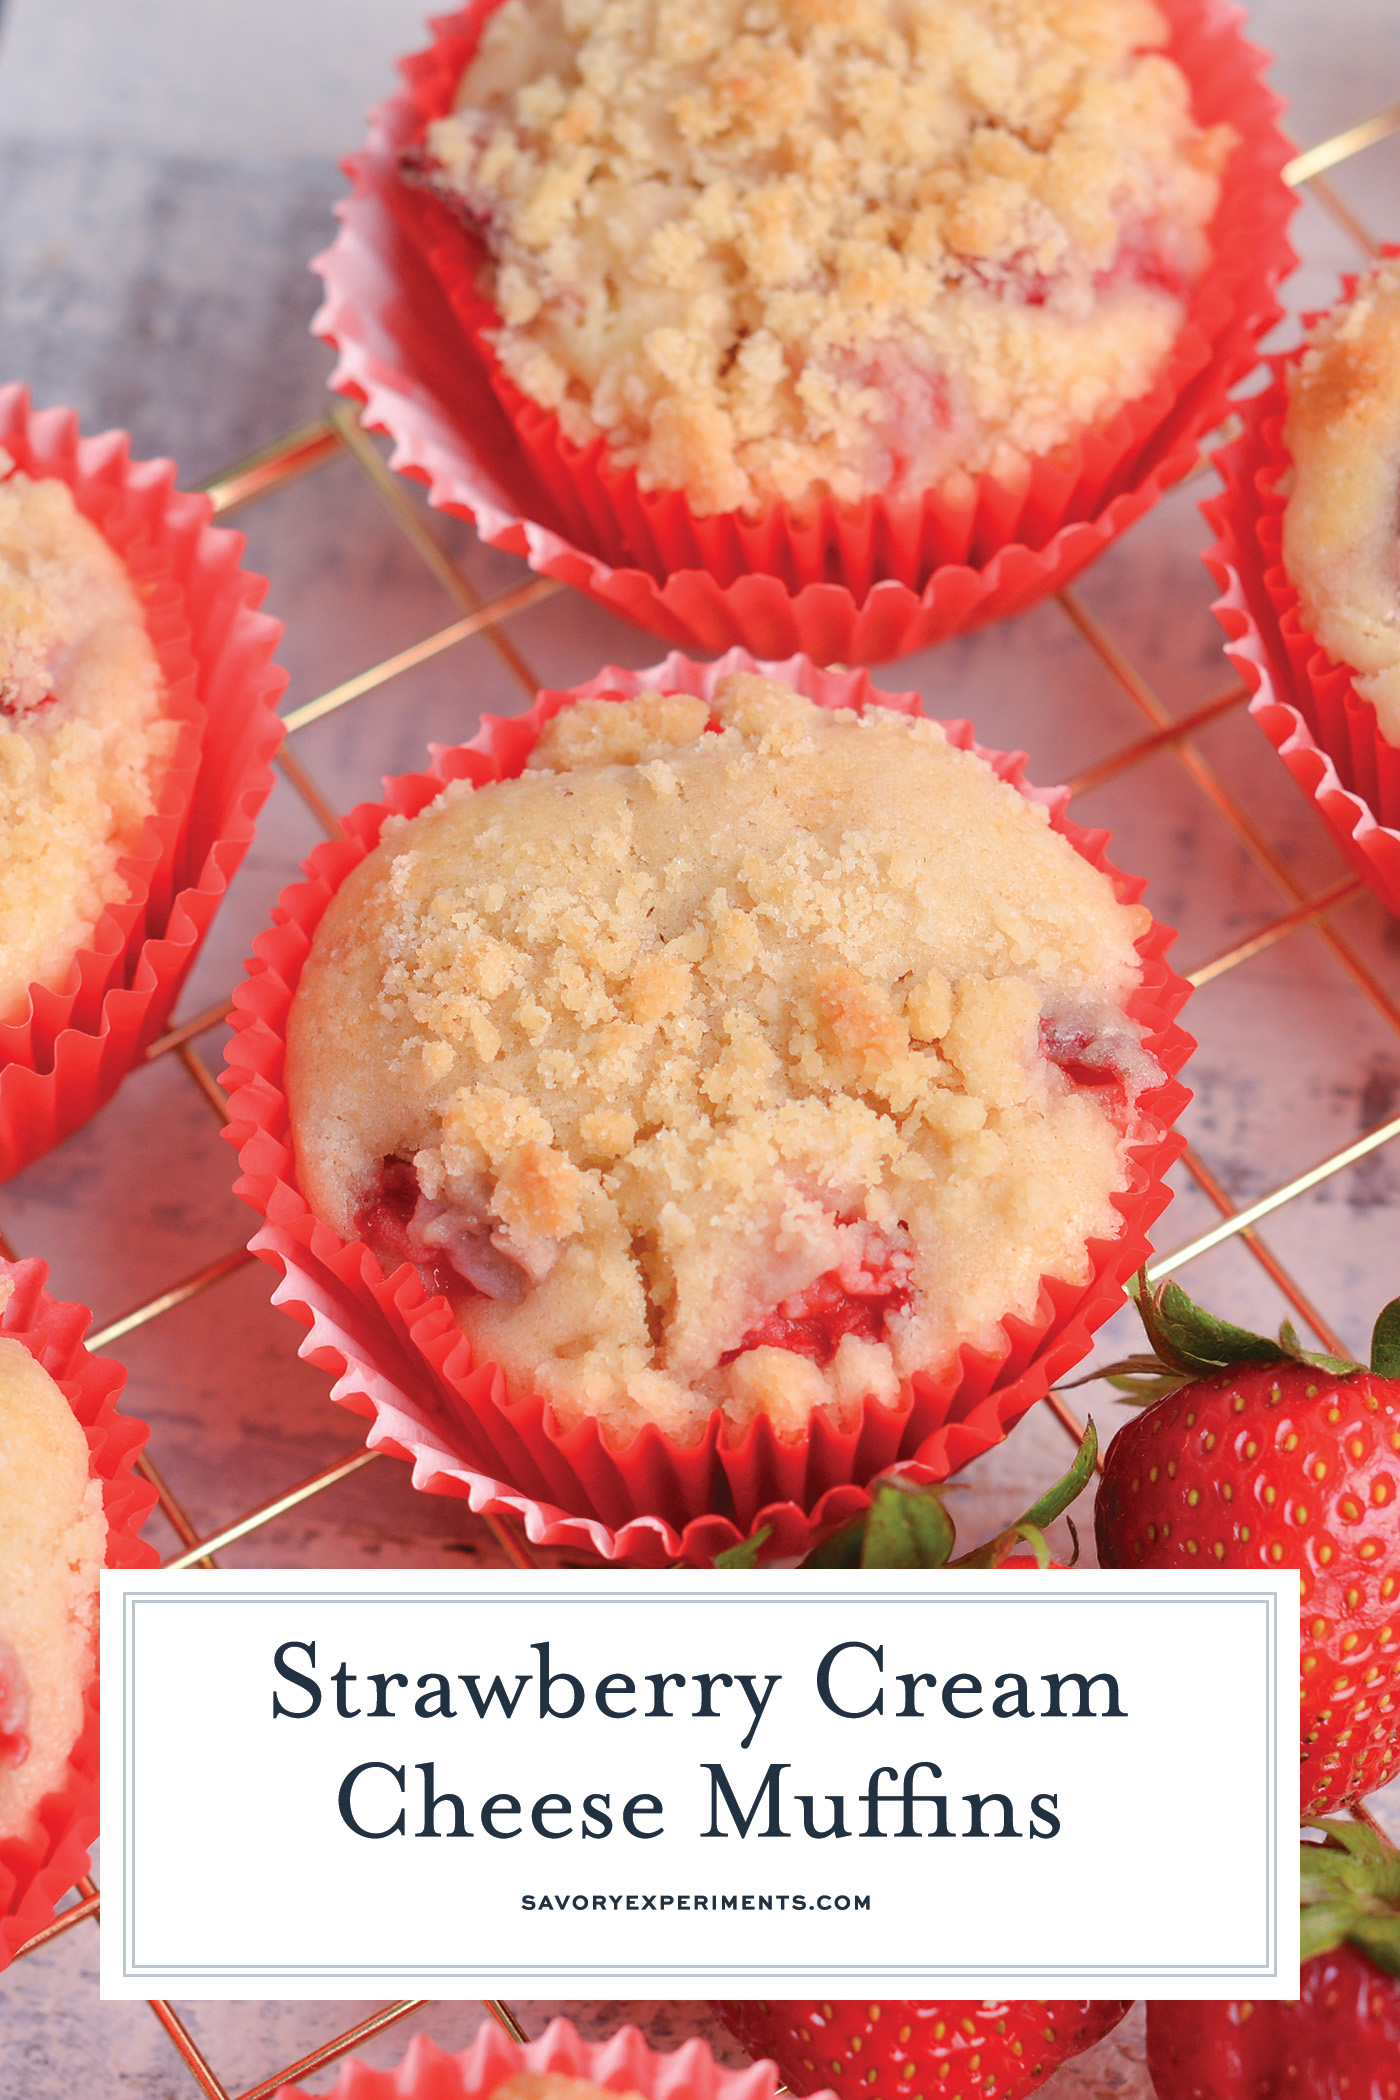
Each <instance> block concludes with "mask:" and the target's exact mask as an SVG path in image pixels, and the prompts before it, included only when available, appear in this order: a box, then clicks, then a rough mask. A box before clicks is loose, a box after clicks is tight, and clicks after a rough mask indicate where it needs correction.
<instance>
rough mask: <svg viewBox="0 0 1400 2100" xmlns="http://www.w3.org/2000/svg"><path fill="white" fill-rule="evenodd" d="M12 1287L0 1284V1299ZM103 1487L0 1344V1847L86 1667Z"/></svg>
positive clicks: (37, 1791) (54, 1404)
mask: <svg viewBox="0 0 1400 2100" xmlns="http://www.w3.org/2000/svg"><path fill="white" fill-rule="evenodd" d="M12 1290H13V1285H12V1284H10V1283H9V1282H8V1280H6V1279H0V1296H3V1297H4V1298H5V1299H6V1300H8V1299H9V1297H10V1294H11V1291H12ZM106 1541H107V1519H106V1517H105V1516H104V1514H103V1510H102V1483H101V1481H100V1480H95V1479H93V1477H92V1476H91V1473H90V1472H89V1468H88V1447H87V1439H86V1438H85V1437H84V1435H83V1432H82V1430H81V1429H80V1427H79V1426H78V1423H77V1421H76V1420H75V1418H74V1415H73V1411H72V1409H71V1408H70V1407H69V1405H68V1402H67V1401H66V1400H65V1399H64V1397H63V1394H62V1393H61V1392H60V1391H59V1389H58V1387H57V1386H56V1385H55V1384H54V1382H53V1380H52V1378H50V1376H49V1374H48V1372H47V1371H46V1370H45V1369H44V1367H43V1365H42V1364H40V1363H37V1362H36V1361H35V1359H34V1357H32V1356H31V1355H30V1353H29V1351H28V1350H27V1349H26V1348H25V1347H24V1345H23V1344H22V1343H21V1342H17V1341H11V1340H8V1339H6V1338H5V1337H4V1336H3V1335H0V1836H3V1837H18V1836H20V1835H22V1834H23V1835H28V1834H31V1833H32V1831H33V1828H34V1817H35V1810H36V1809H37V1807H38V1805H39V1803H40V1801H41V1800H42V1799H43V1797H44V1795H45V1794H48V1793H52V1792H53V1790H54V1788H55V1787H56V1786H57V1785H59V1784H60V1782H61V1781H62V1779H63V1775H64V1773H65V1771H66V1769H67V1765H68V1757H69V1753H70V1751H71V1750H72V1748H73V1745H74V1744H75V1743H76V1741H77V1740H78V1735H79V1732H80V1731H81V1728H82V1725H83V1693H84V1691H85V1689H86V1687H87V1685H88V1682H89V1680H90V1679H91V1677H92V1673H93V1670H94V1669H95V1667H96V1659H97V1658H96V1644H97V1575H98V1570H99V1569H100V1567H101V1566H102V1555H103V1549H104V1547H105V1545H106Z"/></svg>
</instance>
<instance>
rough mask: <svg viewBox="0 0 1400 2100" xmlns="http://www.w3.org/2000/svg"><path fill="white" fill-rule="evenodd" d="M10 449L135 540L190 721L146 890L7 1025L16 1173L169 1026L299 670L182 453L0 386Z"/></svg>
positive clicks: (152, 825) (149, 616)
mask: <svg viewBox="0 0 1400 2100" xmlns="http://www.w3.org/2000/svg"><path fill="white" fill-rule="evenodd" d="M0 447H3V449H4V450H5V451H6V452H8V453H9V454H10V456H11V458H12V459H14V461H15V462H16V464H17V465H18V466H19V467H21V468H22V469H23V470H24V472H25V473H27V474H30V475H32V476H34V477H35V478H36V479H50V478H54V479H58V480H61V481H66V482H67V483H68V486H69V487H70V488H71V490H72V491H73V497H74V501H75V502H76V504H77V506H78V509H79V510H80V511H82V513H83V515H84V516H85V517H87V518H88V519H90V520H91V522H92V523H93V524H94V525H96V526H97V528H98V530H99V531H100V532H101V533H102V535H103V537H104V538H105V539H106V540H107V541H108V543H109V544H110V545H111V546H112V547H113V548H115V550H116V551H117V553H118V554H120V555H121V557H122V559H123V561H124V562H125V563H126V565H127V569H128V571H129V572H130V574H131V577H132V580H133V582H134V584H135V586H136V589H137V592H138V594H139V595H140V597H141V598H142V601H143V605H144V609H145V615H146V625H147V629H148V631H149V633H150V636H151V640H152V642H153V644H154V646H155V649H156V654H157V657H158V658H159V661H160V666H161V670H162V672H163V673H164V675H165V679H166V683H167V686H168V689H169V710H170V713H171V715H172V716H173V718H174V719H175V721H176V722H177V723H178V724H179V731H178V741H177V745H176V750H175V754H174V758H173V760H172V762H171V765H170V768H169V771H168V772H167V774H166V777H165V780H164V783H163V785H162V788H161V793H160V801H159V806H158V808H157V810H156V812H155V814H154V815H153V816H151V817H148V818H147V820H146V823H145V825H144V827H143V830H142V835H141V840H140V843H139V846H138V849H137V851H136V852H135V853H134V854H133V855H131V856H130V857H129V858H127V859H124V860H123V861H122V862H121V863H120V866H121V870H122V872H123V874H124V875H125V876H126V878H127V881H128V883H129V884H130V888H131V894H130V896H129V898H128V899H127V901H126V902H125V903H124V904H121V905H115V906H109V907H108V909H107V910H106V911H104V913H103V915H102V917H101V919H100V920H99V921H98V923H97V926H96V927H95V928H94V930H93V933H92V936H91V938H90V940H89V941H88V943H87V945H86V946H85V947H84V948H83V949H82V950H81V951H80V952H79V954H78V956H77V957H76V959H75V961H74V963H73V966H72V968H71V970H70V971H69V975H68V979H67V982H66V983H65V984H64V985H63V986H62V987H61V988H60V989H59V990H57V991H49V990H47V989H45V988H44V987H43V986H37V985H36V986H35V987H34V988H33V990H32V991H31V994H30V1005H29V1010H28V1012H27V1013H26V1014H25V1015H24V1016H23V1017H22V1018H21V1019H20V1020H18V1021H16V1022H14V1023H12V1024H10V1025H8V1026H0V1181H4V1180H7V1179H8V1178H9V1177H10V1176H11V1175H12V1174H16V1173H18V1171H19V1169H20V1168H21V1167H23V1166H26V1165H27V1164H28V1163H29V1161H30V1160H33V1159H37V1158H38V1157H39V1156H40V1154H41V1153H44V1152H47V1151H48V1150H49V1149H50V1148H51V1147H52V1146H54V1145H56V1144H58V1143H59V1141H60V1139H62V1138H65V1137H67V1136H68V1135H69V1133H70V1132H71V1131H74V1130H76V1129H77V1128H78V1126H79V1124H81V1123H85V1122H86V1121H87V1119H88V1117H89V1116H91V1115H92V1114H93V1113H94V1111H95V1110H96V1109H98V1108H100V1107H101V1105H102V1103H103V1102H104V1101H106V1100H108V1099H109V1098H110V1096H111V1095H112V1094H113V1093H114V1092H115V1091H116V1089H117V1087H118V1085H119V1084H120V1082H121V1080H122V1079H123V1077H124V1076H125V1075H126V1073H127V1072H128V1071H130V1069H131V1067H132V1066H133V1065H134V1064H135V1063H137V1062H138V1060H139V1059H140V1057H141V1056H142V1053H143V1052H144V1051H145V1049H146V1046H147V1045H148V1044H149V1043H150V1042H151V1041H152V1040H153V1039H154V1038H155V1037H156V1036H157V1035H159V1034H160V1032H161V1029H162V1028H163V1027H164V1025H165V1023H166V1020H167V1019H168V1017H169V1014H170V1010H171V1007H172V1005H173V1003H174V1000H175V997H176V995H177V993H178V992H179V989H180V986H181V984H182V983H183V981H184V978H185V974H186V972H187V971H188V969H189V967H190V964H191V963H192V962H193V960H194V957H195V954H196V953H197V951H198V948H199V944H200V942H201V941H202V939H203V938H204V935H205V933H206V931H207V930H208V927H209V924H210V922H211V920H212V919H213V916H214V913H215V912H216V910H217V909H218V906H219V903H220V901H221V899H222V897H223V894H224V891H225V890H226V889H227V888H228V885H229V882H230V880H231V879H232V876H233V874H234V871H235V870H236V868H237V867H238V864H239V862H240V861H241V860H242V858H243V855H244V853H245V852H246V850H247V847H248V844H249V841H250V840H251V839H252V836H253V829H254V823H255V819H256V817H257V813H258V811H259V809H260V808H261V807H262V804H263V802H264V801H265V800H266V797H267V793H268V790H269V788H270V787H271V785H272V772H271V766H270V761H271V758H272V754H273V753H274V751H275V750H276V749H277V746H278V744H279V743H280V741H281V737H282V727H281V723H280V722H279V720H278V718H277V714H276V712H275V710H276V703H277V701H278V699H279V698H280V696H281V693H282V689H283V687H284V685H285V684H286V674H285V672H283V671H281V670H280V669H279V668H278V667H277V665H275V664H274V663H273V661H272V652H273V650H274V649H275V648H276V646H277V643H278V640H279V638H280V636H281V632H282V628H281V623H280V622H279V621H277V620H272V619H269V618H268V617H267V616H266V615H265V614H263V613H260V612H258V611H257V610H256V607H257V606H258V605H259V604H260V602H261V600H262V597H263V593H264V592H265V590H266V588H267V586H266V584H265V583H264V581H263V579H262V578H261V577H260V576H255V575H253V574H252V573H251V572H249V571H248V570H245V569H242V568H241V567H240V566H239V564H240V561H241V559H242V554H243V546H244V542H243V538H242V536H241V534H239V533H235V532H228V531H216V530H215V529H214V528H213V527H212V526H211V525H210V522H209V520H210V518H211V517H212V515H213V510H212V506H211V504H210V502H209V499H208V497H207V496H199V495H187V494H183V493H181V492H180V491H178V490H177V489H176V488H175V472H176V470H175V467H174V465H173V463H172V462H171V461H169V460H159V459H157V460H134V459H132V458H131V456H130V440H129V438H128V437H127V436H126V434H125V433H124V432H123V431H119V430H109V431H104V432H103V433H102V434H101V436H99V437H91V438H83V437H80V436H79V434H78V423H77V418H76V417H75V416H74V415H73V414H72V412H71V411H70V410H68V409H47V410H44V411H42V412H36V411H34V410H32V409H31V408H30V405H29V397H28V395H27V394H26V392H25V391H24V389H23V388H22V387H18V386H7V387H0Z"/></svg>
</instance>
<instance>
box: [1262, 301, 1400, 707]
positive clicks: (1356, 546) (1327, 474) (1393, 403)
mask: <svg viewBox="0 0 1400 2100" xmlns="http://www.w3.org/2000/svg"><path fill="white" fill-rule="evenodd" d="M1283 439H1284V443H1285V445H1286V446H1287V448H1288V450H1289V452H1290V453H1291V454H1292V457H1293V474H1292V487H1291V490H1290V493H1289V497H1288V503H1287V507H1286V508H1285V511H1284V517H1283V559H1284V566H1285V568H1286V569H1287V571H1288V576H1289V580H1290V582H1291V583H1292V584H1293V587H1294V589H1295V590H1296V591H1297V593H1298V596H1299V599H1300V600H1301V603H1302V610H1303V618H1304V621H1305V622H1306V625H1307V627H1308V629H1309V631H1310V632H1311V633H1313V634H1315V635H1316V637H1317V639H1318V641H1319V642H1321V644H1322V646H1323V648H1324V649H1326V650H1327V652H1328V654H1329V655H1330V656H1332V657H1333V658H1335V660H1336V661H1337V662H1338V663H1343V664H1347V665H1349V666H1350V667H1351V669H1352V670H1353V671H1355V672H1356V673H1357V678H1356V689H1357V691H1358V692H1359V693H1361V694H1362V695H1363V696H1364V697H1365V698H1366V699H1368V700H1370V701H1371V702H1372V703H1373V704H1374V706H1375V710H1376V719H1377V722H1378V724H1379V726H1380V732H1381V735H1382V736H1383V737H1385V738H1386V740H1387V742H1389V743H1392V744H1400V538H1398V537H1397V511H1396V490H1397V488H1400V262H1384V263H1380V264H1378V266H1377V267H1376V269H1374V270H1373V271H1372V272H1371V273H1370V275H1369V276H1367V277H1363V278H1362V280H1361V282H1360V283H1359V284H1358V286H1357V289H1356V296H1355V297H1354V298H1353V299H1351V300H1349V301H1348V302H1347V304H1346V305H1344V306H1342V307H1340V308H1338V309H1337V311H1336V312H1335V313H1332V314H1329V315H1327V316H1326V317H1325V319H1323V320H1322V321H1321V322H1319V324H1318V326H1317V327H1316V328H1315V329H1314V330H1313V333H1312V336H1311V338H1310V341H1309V345H1308V348H1307V350H1306V351H1305V352H1304V353H1303V356H1302V357H1301V359H1300V360H1299V361H1298V363H1297V364H1295V365H1293V366H1291V367H1290V368H1289V375H1288V412H1287V414H1286V416H1285V418H1284V425H1283Z"/></svg>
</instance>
